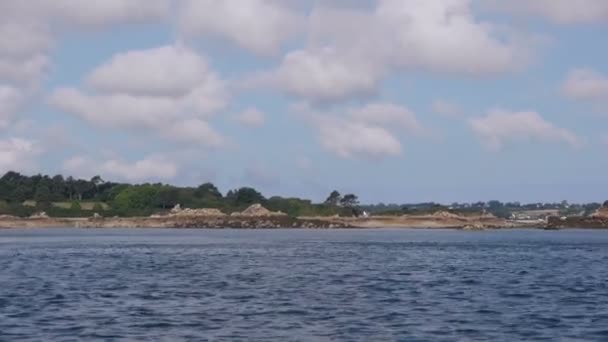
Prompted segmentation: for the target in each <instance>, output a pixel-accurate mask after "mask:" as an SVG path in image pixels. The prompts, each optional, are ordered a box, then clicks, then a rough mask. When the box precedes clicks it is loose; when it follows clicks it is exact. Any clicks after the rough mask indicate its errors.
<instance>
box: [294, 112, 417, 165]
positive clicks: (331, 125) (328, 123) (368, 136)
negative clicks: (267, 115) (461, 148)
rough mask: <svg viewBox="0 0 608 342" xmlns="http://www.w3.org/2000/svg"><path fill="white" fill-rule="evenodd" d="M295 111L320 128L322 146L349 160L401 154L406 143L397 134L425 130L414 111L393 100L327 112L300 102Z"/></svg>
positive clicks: (314, 126)
mask: <svg viewBox="0 0 608 342" xmlns="http://www.w3.org/2000/svg"><path fill="white" fill-rule="evenodd" d="M293 110H295V111H296V112H297V113H298V114H299V115H301V116H302V117H303V118H304V119H305V120H307V121H308V122H309V123H310V124H311V126H312V127H313V128H314V129H315V130H316V131H317V136H318V139H319V142H320V143H321V146H323V147H324V148H325V149H326V150H327V151H329V152H331V153H333V154H335V155H336V156H338V157H340V158H345V159H383V158H387V157H395V156H399V155H401V153H402V146H401V142H400V141H399V139H398V138H397V137H396V134H397V133H399V134H401V133H410V134H419V133H421V132H422V131H424V128H423V127H422V125H421V124H420V123H419V122H418V120H417V119H416V117H415V114H414V113H413V112H411V111H410V110H409V109H408V108H406V107H402V106H398V105H395V104H392V103H371V104H368V105H366V106H363V107H360V108H347V109H344V110H340V111H338V110H334V111H327V112H322V111H315V110H312V109H311V108H310V107H308V106H305V105H300V106H294V108H293Z"/></svg>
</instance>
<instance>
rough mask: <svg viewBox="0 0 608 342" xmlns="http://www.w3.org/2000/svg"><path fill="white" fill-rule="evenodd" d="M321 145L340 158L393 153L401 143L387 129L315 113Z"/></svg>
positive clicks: (373, 157)
mask: <svg viewBox="0 0 608 342" xmlns="http://www.w3.org/2000/svg"><path fill="white" fill-rule="evenodd" d="M315 122H316V125H318V130H319V139H320V141H321V144H322V145H323V147H325V148H326V149H327V150H329V151H331V152H333V153H335V154H336V155H337V156H339V157H341V158H361V157H363V158H371V159H378V158H384V157H394V156H398V155H400V154H401V143H400V142H399V140H397V138H395V137H394V136H393V135H392V134H391V133H390V132H389V131H388V130H386V129H384V128H382V127H379V126H374V125H367V124H364V123H361V122H354V121H349V120H346V119H342V118H336V117H333V118H329V117H317V118H316V120H315Z"/></svg>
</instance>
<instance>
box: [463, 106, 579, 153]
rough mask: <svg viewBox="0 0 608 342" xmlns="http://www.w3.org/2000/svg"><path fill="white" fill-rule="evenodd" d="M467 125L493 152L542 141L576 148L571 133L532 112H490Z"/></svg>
mask: <svg viewBox="0 0 608 342" xmlns="http://www.w3.org/2000/svg"><path fill="white" fill-rule="evenodd" d="M469 125H470V127H471V129H472V130H473V132H475V134H476V135H477V136H478V137H479V138H480V139H481V141H482V143H483V144H484V145H486V146H487V147H488V148H490V149H493V150H499V149H501V148H502V147H503V146H504V145H505V144H507V143H509V142H513V141H543V142H559V143H566V144H568V145H571V146H579V145H580V144H581V141H580V139H579V138H578V137H577V136H576V134H574V133H573V132H571V131H569V130H567V129H565V128H560V127H557V126H555V125H554V124H552V123H551V122H548V121H546V120H545V119H543V118H542V117H541V116H540V115H539V114H538V113H536V112H532V111H523V112H511V111H507V110H502V109H497V110H492V111H490V112H489V113H488V115H487V116H485V117H479V118H472V119H470V120H469Z"/></svg>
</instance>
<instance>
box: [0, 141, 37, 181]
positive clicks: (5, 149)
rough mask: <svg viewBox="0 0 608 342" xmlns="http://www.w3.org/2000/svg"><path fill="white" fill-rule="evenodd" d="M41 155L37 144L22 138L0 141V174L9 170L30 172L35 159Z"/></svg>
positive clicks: (34, 164) (33, 166) (33, 167)
mask: <svg viewBox="0 0 608 342" xmlns="http://www.w3.org/2000/svg"><path fill="white" fill-rule="evenodd" d="M41 153H42V148H41V147H40V146H39V145H38V143H37V142H35V141H33V140H28V139H23V138H8V139H4V140H0V172H2V173H4V172H7V171H10V170H19V171H26V172H27V171H32V170H33V169H35V167H36V157H38V156H39V155H40V154H41Z"/></svg>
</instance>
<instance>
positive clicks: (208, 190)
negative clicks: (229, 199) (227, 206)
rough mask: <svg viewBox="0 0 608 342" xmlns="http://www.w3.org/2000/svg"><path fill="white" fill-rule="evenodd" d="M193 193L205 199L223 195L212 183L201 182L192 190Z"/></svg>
mask: <svg viewBox="0 0 608 342" xmlns="http://www.w3.org/2000/svg"><path fill="white" fill-rule="evenodd" d="M194 195H195V196H196V197H198V198H202V199H207V200H218V199H221V198H222V197H223V196H222V193H221V192H220V191H219V190H218V188H217V187H216V186H215V185H214V184H213V183H205V184H201V185H200V186H199V187H198V188H196V190H195V191H194Z"/></svg>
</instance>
